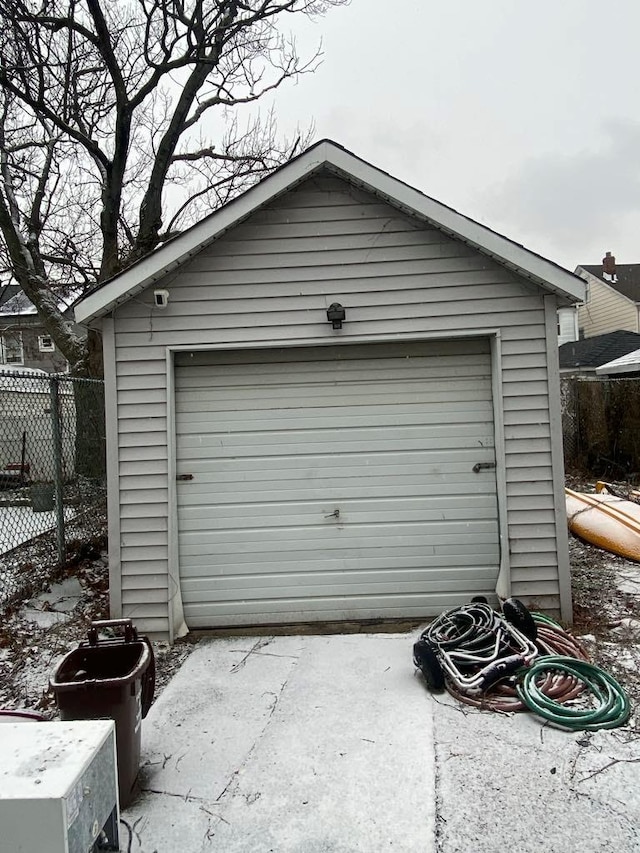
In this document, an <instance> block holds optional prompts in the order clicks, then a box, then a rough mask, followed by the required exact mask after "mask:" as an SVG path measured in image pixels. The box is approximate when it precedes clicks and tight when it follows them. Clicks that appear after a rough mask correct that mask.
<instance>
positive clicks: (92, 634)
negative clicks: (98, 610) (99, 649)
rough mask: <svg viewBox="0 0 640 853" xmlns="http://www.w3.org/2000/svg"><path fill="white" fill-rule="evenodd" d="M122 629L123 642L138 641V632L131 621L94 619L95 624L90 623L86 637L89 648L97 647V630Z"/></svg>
mask: <svg viewBox="0 0 640 853" xmlns="http://www.w3.org/2000/svg"><path fill="white" fill-rule="evenodd" d="M118 627H122V628H124V641H125V643H132V642H133V641H134V640H137V639H138V632H137V631H136V629H135V627H134V624H133V620H132V619H96V621H95V622H92V623H91V627H90V628H89V631H88V633H87V637H88V639H89V645H90V646H97V645H98V630H99V629H100V628H118Z"/></svg>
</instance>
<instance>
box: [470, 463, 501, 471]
mask: <svg viewBox="0 0 640 853" xmlns="http://www.w3.org/2000/svg"><path fill="white" fill-rule="evenodd" d="M495 467H496V463H495V462H476V464H475V465H474V466H473V473H474V474H478V473H479V472H480V471H482V470H483V469H485V468H486V469H487V470H488V469H490V468H495Z"/></svg>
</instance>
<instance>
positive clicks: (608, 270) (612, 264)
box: [602, 252, 616, 281]
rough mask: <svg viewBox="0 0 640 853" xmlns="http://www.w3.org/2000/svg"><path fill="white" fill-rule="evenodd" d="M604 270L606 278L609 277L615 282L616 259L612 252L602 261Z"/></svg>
mask: <svg viewBox="0 0 640 853" xmlns="http://www.w3.org/2000/svg"><path fill="white" fill-rule="evenodd" d="M602 270H603V272H604V274H605V275H606V276H608V277H609V278H610V279H611V280H612V281H615V279H616V259H615V258H614V256H613V255H612V254H611V252H607V254H606V255H605V256H604V258H603V259H602Z"/></svg>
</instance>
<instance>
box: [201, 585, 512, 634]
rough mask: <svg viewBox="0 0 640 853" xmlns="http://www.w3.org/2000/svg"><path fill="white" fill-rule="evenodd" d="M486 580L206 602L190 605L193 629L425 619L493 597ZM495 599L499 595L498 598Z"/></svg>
mask: <svg viewBox="0 0 640 853" xmlns="http://www.w3.org/2000/svg"><path fill="white" fill-rule="evenodd" d="M494 585H495V584H492V585H491V586H483V582H482V581H476V582H471V581H469V584H468V585H465V589H464V592H455V591H453V592H452V591H447V592H442V593H438V592H435V593H423V594H418V593H416V594H414V595H408V594H404V595H386V596H371V597H365V598H361V597H353V598H340V597H338V596H336V597H333V598H329V597H326V598H316V599H305V598H298V599H278V598H272V599H268V600H264V599H258V600H251V599H250V600H246V599H245V600H242V601H232V602H221V603H209V602H207V603H205V602H203V601H201V602H198V603H195V602H194V603H192V604H190V605H187V610H188V612H189V624H190V626H191V628H194V629H198V628H207V627H209V626H211V625H218V626H221V627H222V626H234V625H274V624H278V625H279V624H291V623H296V622H307V621H323V622H333V621H349V620H363V619H422V618H423V617H428V616H437V615H438V614H439V613H441V612H442V611H443V610H445V609H448V608H451V607H458V606H460V605H462V604H468V602H469V596H470V595H480V594H484V595H488V596H491V595H492V594H493V586H494ZM494 598H495V596H494Z"/></svg>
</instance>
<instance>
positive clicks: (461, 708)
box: [122, 632, 640, 853]
mask: <svg viewBox="0 0 640 853" xmlns="http://www.w3.org/2000/svg"><path fill="white" fill-rule="evenodd" d="M418 633H419V632H416V633H415V634H413V635H409V634H396V635H380V634H377V635H364V634H358V635H338V636H329V637H317V636H299V637H262V638H256V637H252V638H246V637H245V638H221V639H213V640H212V639H209V640H202V641H201V642H200V643H199V644H198V646H197V647H196V649H195V650H194V651H193V652H192V653H191V655H190V657H189V658H188V659H187V661H186V662H185V663H184V664H183V666H182V669H181V670H180V672H179V673H178V674H177V675H176V676H175V677H174V679H173V681H171V682H170V683H169V685H168V686H167V687H166V688H165V690H164V692H163V693H162V695H161V696H160V698H159V699H158V701H157V702H156V703H155V704H154V706H153V707H152V709H151V711H150V713H149V716H148V717H147V719H146V720H145V721H144V722H143V725H142V732H143V742H142V762H143V767H142V771H141V777H140V785H141V793H140V796H139V798H138V799H137V800H136V801H135V802H134V803H133V804H132V805H131V806H130V807H129V808H128V809H126V810H125V811H124V813H123V817H124V819H125V821H126V824H127V826H128V827H130V828H131V830H132V840H131V845H130V847H128V844H129V839H128V831H127V829H126V827H125V828H123V839H122V842H123V843H122V846H123V849H130V850H131V853H154V851H156V853H175V851H176V850H184V851H190V853H191V851H194V853H195V851H199V853H216V851H224V853H246V851H251V853H268V851H277V853H302V851H304V853H356V851H366V853H377V851H390V850H397V851H399V852H400V851H402V853H410V851H420V853H431V851H434V853H469V851H473V852H474V853H501V851H507V850H510V851H517V853H539V851H541V850H545V851H548V853H570V851H574V850H579V851H581V853H610V851H613V850H615V851H616V853H636V851H638V850H639V849H640V788H639V787H638V785H637V779H638V764H640V741H639V740H638V739H637V737H635V736H634V735H633V733H632V732H630V730H629V729H619V730H614V731H610V732H605V731H603V732H597V733H594V734H591V733H586V732H578V733H569V732H563V731H559V730H557V729H553V728H551V727H550V726H548V725H546V724H545V723H544V721H542V720H541V719H538V718H536V717H535V716H533V715H531V714H513V715H507V714H497V713H487V712H481V711H478V710H476V709H473V708H470V707H468V706H465V705H460V704H459V703H458V702H456V701H455V700H454V699H452V698H451V697H450V696H448V694H432V693H430V692H429V691H428V690H427V689H426V687H425V685H424V682H423V680H422V678H421V677H420V676H417V675H415V673H414V667H413V664H412V660H411V649H412V643H413V640H414V639H415V638H416V637H417V635H418Z"/></svg>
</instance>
